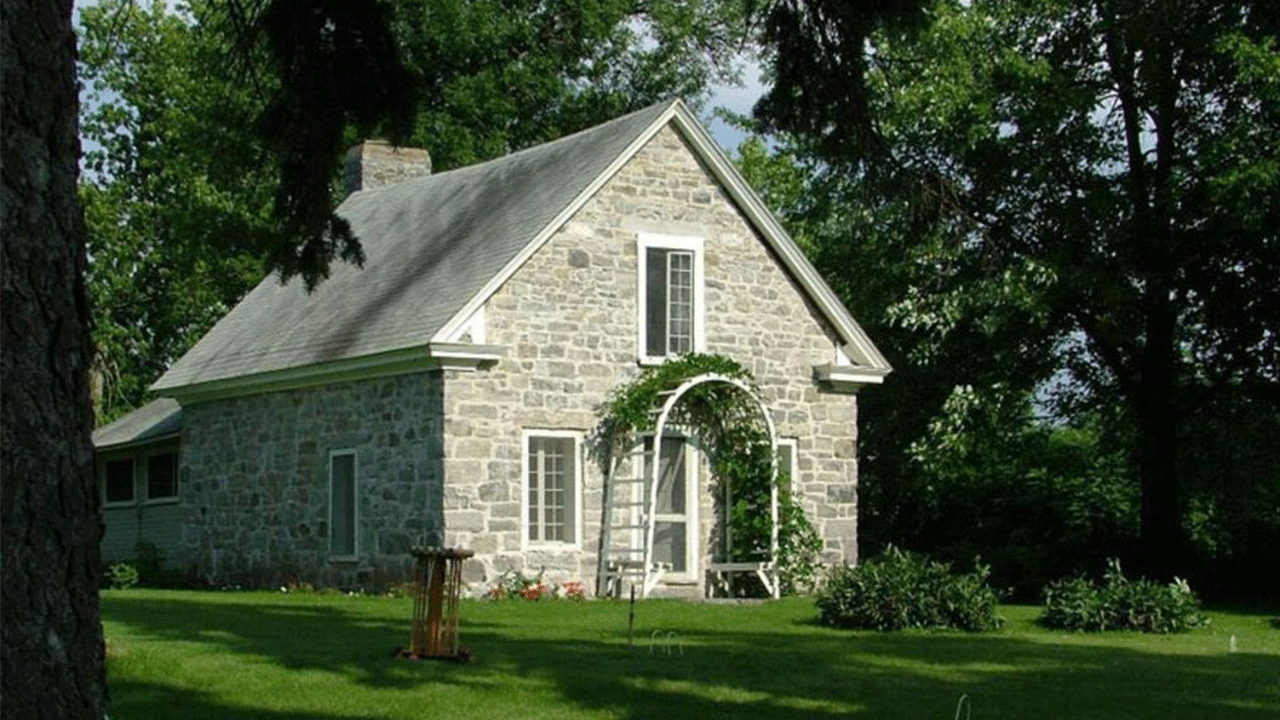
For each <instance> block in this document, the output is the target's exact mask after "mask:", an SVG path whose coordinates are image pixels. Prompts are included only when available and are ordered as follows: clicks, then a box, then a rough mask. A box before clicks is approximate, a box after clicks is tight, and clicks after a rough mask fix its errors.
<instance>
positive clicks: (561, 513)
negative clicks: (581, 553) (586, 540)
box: [524, 433, 581, 544]
mask: <svg viewBox="0 0 1280 720" xmlns="http://www.w3.org/2000/svg"><path fill="white" fill-rule="evenodd" d="M579 473H580V468H579V463H578V438H577V436H576V435H563V434H549V433H548V434H530V435H528V437H527V439H526V441H525V531H524V538H525V540H526V541H527V542H530V543H565V544H574V543H577V541H578V534H577V530H578V528H577V525H578V493H579V488H580V487H581V482H580V477H579Z"/></svg>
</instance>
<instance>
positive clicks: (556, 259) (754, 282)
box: [444, 128, 857, 585]
mask: <svg viewBox="0 0 1280 720" xmlns="http://www.w3.org/2000/svg"><path fill="white" fill-rule="evenodd" d="M641 232H649V233H658V234H665V235H679V236H691V237H699V238H702V239H703V242H704V248H705V286H706V289H705V295H706V306H707V307H706V312H705V319H706V351H708V352H713V353H721V354H724V355H727V356H729V357H732V358H735V359H736V360H738V361H739V362H742V363H743V364H745V365H746V366H747V367H748V368H749V369H750V370H751V371H752V372H753V373H754V375H755V377H756V379H757V381H758V382H759V386H760V388H761V392H762V394H763V396H764V400H765V402H766V403H768V404H769V406H770V407H771V409H772V411H773V415H774V417H773V419H774V422H775V423H776V424H777V427H778V432H779V434H780V435H781V436H783V437H792V438H795V439H796V441H797V456H798V463H799V469H800V477H799V478H797V487H798V490H799V492H800V495H801V497H802V498H803V500H802V502H803V504H804V507H805V510H806V512H807V513H808V514H809V517H810V518H811V519H812V520H813V521H814V523H815V525H816V526H817V527H818V529H819V532H820V533H821V534H822V537H823V538H824V540H825V546H826V553H825V556H826V557H825V559H826V560H827V561H829V562H830V561H839V560H847V561H850V562H852V561H854V560H855V559H856V557H857V545H856V540H855V538H856V531H857V494H856V477H857V462H856V457H855V452H854V448H855V436H856V430H855V428H856V401H855V398H854V397H853V396H851V395H842V394H834V393H829V392H824V391H822V390H821V389H820V388H819V387H818V386H817V385H816V384H815V382H814V380H813V366H814V365H818V364H823V363H827V362H830V361H831V360H832V358H833V357H834V353H835V335H834V333H833V332H832V330H831V329H830V328H829V327H828V326H827V325H826V322H825V320H823V319H822V318H821V315H820V313H819V312H818V311H817V309H816V308H814V307H813V306H811V305H810V304H809V303H808V301H807V300H806V299H805V296H804V294H803V292H802V291H801V290H800V288H799V287H798V286H797V285H796V284H795V283H794V282H793V281H792V280H791V279H790V277H789V276H788V275H787V274H786V273H785V272H784V271H783V270H782V268H781V267H780V265H779V264H778V261H777V260H776V259H775V258H774V257H772V256H771V254H770V251H769V250H768V249H767V247H766V246H765V245H764V243H763V241H762V240H761V239H760V238H758V237H757V236H756V234H755V232H754V231H753V230H752V229H751V227H750V225H749V224H748V223H747V222H746V221H745V219H744V218H743V217H742V215H741V214H740V213H739V212H738V211H737V209H736V207H735V206H734V205H733V204H732V203H731V202H730V201H729V200H728V199H727V197H726V196H725V195H724V194H723V193H722V192H721V191H720V188H719V185H718V183H717V182H716V181H715V180H714V178H713V177H712V176H711V175H710V174H709V173H708V171H707V170H706V169H705V168H704V167H702V166H701V164H700V163H699V162H698V160H697V159H696V156H695V155H694V154H693V153H692V151H691V150H690V149H689V148H688V147H687V146H686V145H685V143H684V141H683V140H682V139H681V138H680V136H679V135H678V134H677V133H676V132H674V131H673V130H671V129H670V128H667V129H664V130H662V131H661V132H659V133H658V135H657V136H655V137H654V138H653V139H652V140H651V141H650V142H649V144H648V145H647V146H646V147H645V148H643V149H642V150H641V151H640V152H639V153H638V154H637V155H636V156H635V157H634V158H633V159H632V160H631V161H630V162H629V163H627V164H626V165H625V166H624V167H623V168H622V170H621V171H620V172H619V173H618V174H617V175H616V176H615V177H614V178H613V179H612V180H610V181H609V182H608V183H606V184H605V186H604V187H603V188H602V189H601V190H600V191H599V193H598V194H597V195H596V196H595V197H594V198H593V199H592V200H590V201H589V202H588V203H587V204H586V205H585V206H584V207H583V208H582V209H581V210H580V211H579V212H578V213H576V214H575V216H574V217H573V218H572V219H571V220H570V221H569V222H568V223H566V225H565V226H564V227H563V228H562V229H561V230H560V231H559V232H557V233H556V234H555V235H554V236H553V237H552V238H551V239H550V241H549V242H548V243H547V244H546V245H545V246H544V247H543V248H542V249H541V250H540V251H539V252H538V253H536V254H535V255H534V256H533V257H532V258H531V259H530V260H529V262H528V263H527V264H526V265H525V266H524V267H522V268H521V269H520V270H519V271H518V272H517V273H516V274H515V276H513V277H512V278H511V279H510V280H509V281H508V282H507V283H506V284H505V285H504V286H503V287H502V288H501V289H499V291H498V292H497V293H496V294H495V295H494V296H493V297H492V298H491V299H490V301H489V302H488V305H487V307H486V310H485V319H486V323H487V328H486V332H487V338H488V341H489V342H490V343H493V344H497V345H502V346H505V347H506V348H508V352H507V356H506V357H505V358H504V359H503V360H502V361H501V362H499V363H498V364H497V366H496V367H494V368H492V369H489V370H486V371H482V372H478V373H456V374H453V373H451V374H450V375H449V376H448V379H447V381H446V384H445V397H444V407H445V417H446V418H448V419H447V420H446V422H445V477H446V478H447V479H448V481H447V486H446V489H445V506H444V509H445V529H446V533H445V538H446V543H447V544H449V545H459V546H462V547H471V548H474V549H475V550H476V561H475V562H472V563H471V564H470V567H469V568H468V572H469V579H471V580H473V581H476V580H482V579H492V578H493V577H494V576H495V575H497V574H498V573H501V572H503V571H507V570H516V571H520V572H524V573H526V574H533V573H536V572H538V571H539V570H540V569H543V568H545V569H546V573H547V578H548V579H551V580H555V581H564V580H585V581H587V583H588V585H591V584H592V581H593V579H594V574H595V566H596V551H597V545H596V544H597V542H598V538H599V527H600V516H601V502H602V501H601V486H602V483H603V479H604V476H605V471H604V468H602V467H601V466H600V464H598V463H597V462H593V461H592V460H591V459H590V458H589V457H588V459H587V462H586V463H585V472H584V477H583V481H584V485H585V487H584V492H583V507H584V514H583V520H584V525H585V527H584V532H583V533H582V538H583V539H582V542H581V544H580V545H569V546H565V547H562V548H548V547H545V546H543V547H529V546H528V544H527V543H525V542H524V539H523V538H524V535H523V534H522V527H523V526H522V523H521V517H520V512H521V503H520V493H521V487H522V485H521V477H520V473H521V452H522V447H521V443H522V431H526V430H540V429H553V430H576V431H579V432H581V433H582V434H583V435H584V436H589V435H590V433H591V432H592V430H593V429H594V428H595V425H596V422H597V419H598V418H597V415H596V413H595V409H596V408H597V407H598V406H599V405H600V404H602V403H603V402H605V401H606V400H607V398H608V397H609V394H610V393H611V392H612V391H613V390H614V388H616V387H617V386H618V385H619V384H621V383H623V382H626V381H627V380H629V379H631V378H632V377H634V376H635V375H636V374H637V373H638V372H639V366H638V364H637V358H638V342H639V340H638V332H637V327H636V325H637V318H638V309H637V302H638V298H637V294H638V286H639V279H638V277H637V272H638V269H637V262H636V261H637V255H636V247H637V237H638V234H639V233H641ZM706 481H707V475H706V473H705V463H704V472H703V473H701V478H700V482H702V484H703V489H702V502H701V503H700V505H701V511H702V517H701V523H700V526H701V534H702V536H703V537H702V538H701V545H700V546H701V547H702V548H704V559H703V562H704V565H705V562H706V560H707V558H706V557H705V549H706V548H709V547H712V545H713V538H711V537H708V535H709V534H710V533H711V532H713V531H715V530H716V529H717V527H716V524H715V523H714V522H713V521H712V518H711V508H712V507H713V502H712V498H711V497H710V494H709V492H708V491H707V489H706V486H707V482H706Z"/></svg>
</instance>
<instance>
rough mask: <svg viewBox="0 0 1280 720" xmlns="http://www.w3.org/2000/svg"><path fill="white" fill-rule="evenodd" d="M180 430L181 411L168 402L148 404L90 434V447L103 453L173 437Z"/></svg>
mask: <svg viewBox="0 0 1280 720" xmlns="http://www.w3.org/2000/svg"><path fill="white" fill-rule="evenodd" d="M181 430H182V408H180V407H178V403H177V401H175V400H172V399H170V398H160V399H159V400H152V401H151V402H149V403H147V404H146V405H143V406H142V407H140V408H138V409H137V410H134V411H133V412H131V413H129V414H128V415H125V416H124V417H121V418H117V419H116V420H113V421H112V422H109V423H107V424H106V425H103V426H102V427H100V428H98V429H97V430H94V431H93V446H94V447H95V448H97V449H98V450H107V449H110V448H113V447H121V446H125V445H137V444H140V443H144V442H149V441H152V440H160V439H163V438H167V437H172V436H174V435H177V434H178V432H179V431H181Z"/></svg>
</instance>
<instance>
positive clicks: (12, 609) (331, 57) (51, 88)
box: [0, 0, 404, 720]
mask: <svg viewBox="0 0 1280 720" xmlns="http://www.w3.org/2000/svg"><path fill="white" fill-rule="evenodd" d="M374 5H375V4H373V3H368V4H357V5H355V6H351V7H346V6H343V7H334V6H332V5H320V4H317V6H316V7H315V8H314V12H315V15H316V17H313V18H311V20H312V21H313V22H312V23H310V24H308V25H304V26H302V27H305V28H309V29H311V30H312V31H313V34H312V35H311V36H310V37H301V36H299V37H295V38H294V40H296V41H297V42H298V44H297V45H295V46H293V47H292V48H288V47H285V48H282V47H279V46H273V47H271V50H272V55H271V56H272V57H273V58H274V59H275V60H276V62H277V67H284V68H285V71H283V72H282V73H281V76H282V77H283V78H284V79H285V81H286V82H287V81H289V80H292V79H295V78H296V75H295V73H296V72H297V71H298V69H299V68H302V67H312V68H313V69H314V67H316V65H312V64H310V63H318V64H319V66H321V67H323V66H329V67H332V66H333V65H334V64H335V63H337V62H338V61H339V60H341V59H343V53H344V52H347V51H350V50H351V49H352V48H353V47H356V48H358V47H362V46H365V45H367V44H368V43H369V42H370V41H371V40H376V39H377V38H378V37H379V32H378V27H377V23H376V22H372V21H371V20H370V15H369V14H372V15H373V16H377V14H378V13H379V12H381V11H382V9H381V8H380V7H374ZM0 8H2V9H3V14H4V23H3V26H4V28H3V33H4V35H3V41H4V42H3V48H2V49H0V57H2V58H3V72H4V77H3V79H4V85H3V90H2V91H0V95H2V96H3V115H2V116H0V119H2V120H3V125H4V133H3V135H4V137H3V140H0V147H2V148H3V169H2V172H0V175H2V177H3V186H2V188H0V193H2V194H0V219H2V220H3V223H4V234H3V238H4V239H3V243H4V244H3V254H2V255H0V257H2V258H3V267H0V280H2V283H3V285H2V288H0V293H2V296H0V297H2V299H3V307H4V322H3V326H4V327H3V330H2V331H0V332H2V335H0V341H2V343H3V344H2V347H3V355H2V358H3V359H2V360H0V362H2V365H0V368H2V369H3V373H4V376H3V380H4V384H3V388H0V409H2V411H3V416H4V423H3V429H2V430H0V438H2V439H3V447H2V451H0V477H2V478H3V480H2V482H3V486H2V493H3V496H2V497H0V501H2V507H0V513H2V516H0V520H2V521H3V524H2V526H0V555H2V562H3V569H4V587H3V590H2V591H0V593H2V598H0V599H2V600H3V603H2V607H0V613H2V614H3V625H4V628H5V638H4V645H3V647H2V648H0V692H2V694H3V698H4V702H5V712H6V714H12V715H14V716H17V717H61V718H86V719H87V718H92V719H93V720H97V719H98V718H101V717H103V714H104V713H103V710H104V708H105V701H106V682H105V677H104V674H103V668H104V665H103V642H102V627H101V622H100V613H99V607H98V597H97V585H98V539H99V537H100V534H101V520H100V515H99V493H98V488H97V482H96V477H95V473H94V469H93V467H94V464H93V451H92V447H91V445H90V431H91V430H92V428H93V412H92V409H91V406H90V401H89V391H88V390H89V376H88V367H89V361H90V355H91V352H90V340H89V333H88V323H89V308H88V303H87V297H86V293H85V288H84V277H83V275H84V268H85V263H86V254H85V229H84V217H83V211H82V209H81V207H80V204H79V202H78V200H77V197H76V180H77V176H78V167H77V161H78V155H79V141H78V138H77V122H76V110H77V99H76V79H75V78H76V75H75V40H74V35H73V34H72V31H71V3H69V2H48V3H40V2H37V3H23V2H20V1H19V0H3V5H2V6H0ZM352 8H354V11H352ZM344 9H345V10H346V12H343V10H344ZM263 17H264V18H268V19H267V20H266V21H265V23H266V24H265V25H264V27H265V29H267V30H269V31H270V32H273V33H276V34H277V35H279V34H281V33H286V32H287V30H289V28H285V27H279V26H273V25H272V22H273V20H272V19H270V18H275V20H274V22H278V21H280V20H284V21H286V22H287V21H288V20H290V19H291V18H289V17H288V16H287V15H283V16H282V15H280V14H275V15H273V14H271V13H270V12H268V13H266V14H265V15H264V16H263ZM376 19H377V17H373V20H376ZM384 28H385V25H384ZM334 32H337V33H338V34H339V35H341V38H339V39H338V41H336V42H335V41H334V40H335V38H334V37H333V34H332V33H334ZM383 47H384V48H386V47H392V48H393V45H390V44H388V45H384V46H383ZM291 50H292V51H301V52H302V53H303V54H305V55H306V56H307V60H308V62H297V61H298V56H297V55H296V54H291ZM362 60H363V61H367V62H370V63H374V62H386V63H388V66H386V67H371V68H370V69H371V71H376V72H374V73H373V74H374V76H375V77H383V76H386V75H390V76H395V75H397V74H398V73H399V72H400V71H398V70H397V67H396V66H397V63H396V61H395V58H394V57H393V56H388V55H387V53H385V52H380V53H371V54H369V55H367V56H366V57H364V58H363V59H362ZM329 80H330V81H331V85H332V87H330V88H328V89H327V90H325V91H322V92H318V93H314V94H306V93H302V94H301V96H300V97H296V99H297V100H298V106H297V108H296V109H297V111H298V114H297V115H289V117H292V118H293V119H296V120H299V121H303V122H305V121H307V120H308V119H313V118H315V117H317V116H320V115H326V116H327V117H326V118H325V121H324V123H323V124H326V125H327V124H328V123H330V122H334V120H333V118H335V117H336V118H337V120H336V122H338V123H339V125H340V126H342V127H345V125H346V123H348V122H354V123H356V124H357V125H369V126H371V125H375V124H377V123H378V122H379V121H380V120H381V119H382V118H384V117H387V116H390V115H391V114H392V113H393V112H395V111H396V110H397V108H403V107H404V106H403V105H398V106H397V105H392V106H387V105H383V106H381V107H379V106H378V105H379V103H381V102H387V101H390V100H392V99H394V93H389V92H380V89H381V90H385V89H387V86H385V85H384V86H382V87H381V88H379V87H377V85H378V84H377V82H376V81H372V80H371V79H370V78H369V77H359V78H353V77H350V76H336V77H333V78H329ZM342 81H346V82H347V84H345V85H344V84H343V82H342ZM352 81H356V82H357V83H358V84H357V85H353V84H351V82H352ZM371 84H373V85H374V86H375V87H374V88H373V89H372V92H370V94H367V95H364V96H362V97H361V98H360V99H359V102H356V103H355V104H354V105H353V104H352V103H350V102H348V101H351V100H352V99H353V98H354V97H355V95H357V94H358V93H357V92H356V90H357V89H360V90H363V91H366V92H369V91H370V85H371ZM296 95H297V94H296V93H295V96H296ZM371 97H372V98H375V99H376V100H377V101H376V102H373V101H371V100H370V98H371ZM335 99H336V100H337V102H331V101H333V100H335ZM370 102H371V103H372V104H366V103H370ZM288 129H289V128H287V127H286V126H285V125H277V126H274V127H268V128H266V129H265V130H264V133H265V136H266V137H267V138H268V142H267V143H266V144H267V145H268V146H269V147H273V148H275V150H276V151H277V152H280V153H281V154H283V155H285V156H289V155H292V154H295V153H296V152H297V151H298V150H299V149H300V148H301V146H302V145H304V144H305V143H306V142H308V141H311V140H315V139H316V138H317V136H319V138H320V139H323V138H324V137H325V135H324V133H323V132H320V133H318V134H317V133H301V132H300V133H296V135H295V138H294V139H293V140H290V139H289V138H288V137H286V136H287V130H288ZM326 147H329V146H327V145H325V144H323V143H322V144H319V145H317V146H316V147H315V148H313V151H314V152H323V150H324V149H325V148H326ZM330 149H331V150H332V148H330ZM340 151H341V147H340V146H339V147H338V148H337V149H336V150H332V152H333V153H334V155H331V156H329V157H324V158H318V159H317V160H316V161H315V162H314V163H304V164H302V165H300V166H296V167H294V166H291V167H288V168H286V169H285V170H284V171H282V175H283V176H284V177H285V178H286V179H289V178H292V177H293V174H294V173H299V174H301V175H303V176H306V175H307V173H309V172H319V169H323V170H324V171H325V172H324V173H323V178H322V180H323V182H324V183H327V182H328V178H329V176H330V173H329V172H328V169H329V168H330V167H332V166H333V164H335V163H336V162H337V157H336V153H338V152H340ZM300 179H301V180H312V179H313V178H309V177H303V178H300ZM302 185H303V186H305V187H314V184H313V183H310V182H303V183H302ZM327 200H328V198H327V197H324V198H320V197H319V196H317V195H315V194H310V193H306V192H303V193H301V194H297V195H290V194H288V193H286V194H285V196H284V197H281V196H280V195H279V194H278V195H277V202H276V203H275V206H274V213H275V215H274V217H275V218H276V220H277V222H278V223H279V224H280V226H281V227H283V228H287V229H292V230H296V231H297V232H296V233H295V234H281V235H278V236H276V237H275V238H274V242H275V243H276V244H277V246H278V247H279V248H280V249H279V250H278V251H276V252H274V253H272V255H271V256H272V257H274V258H275V259H277V260H278V261H279V262H280V263H281V265H280V267H281V269H282V270H284V271H286V272H288V271H297V272H301V273H303V274H304V275H308V276H312V277H319V276H321V275H322V274H323V272H324V269H325V267H326V266H327V262H328V259H329V257H330V255H329V254H328V253H326V252H325V251H324V248H331V247H335V245H334V241H335V238H334V237H333V236H331V235H329V234H327V233H329V232H330V231H331V230H332V223H330V222H329V220H328V218H330V217H331V216H332V208H331V207H330V206H329V204H328V202H327ZM336 240H337V241H339V242H340V240H341V239H340V238H336Z"/></svg>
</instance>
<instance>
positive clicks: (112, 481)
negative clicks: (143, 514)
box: [102, 458, 133, 503]
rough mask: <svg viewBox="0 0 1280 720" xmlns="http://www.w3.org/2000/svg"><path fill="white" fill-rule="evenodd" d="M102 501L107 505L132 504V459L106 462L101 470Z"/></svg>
mask: <svg viewBox="0 0 1280 720" xmlns="http://www.w3.org/2000/svg"><path fill="white" fill-rule="evenodd" d="M102 474H103V478H102V485H103V500H104V501H105V502H107V503H132V502H133V458H122V459H120V460H108V461H107V462H106V463H104V467H103V470H102Z"/></svg>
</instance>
